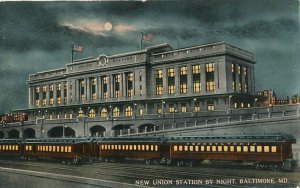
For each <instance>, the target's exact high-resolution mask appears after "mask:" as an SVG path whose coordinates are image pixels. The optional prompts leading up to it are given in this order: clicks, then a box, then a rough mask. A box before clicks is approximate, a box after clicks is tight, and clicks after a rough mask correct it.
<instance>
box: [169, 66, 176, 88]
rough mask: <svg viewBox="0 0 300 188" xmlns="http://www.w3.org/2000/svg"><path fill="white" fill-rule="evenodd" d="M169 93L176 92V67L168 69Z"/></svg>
mask: <svg viewBox="0 0 300 188" xmlns="http://www.w3.org/2000/svg"><path fill="white" fill-rule="evenodd" d="M168 93H169V94H174V93H175V70H174V68H170V69H168Z"/></svg>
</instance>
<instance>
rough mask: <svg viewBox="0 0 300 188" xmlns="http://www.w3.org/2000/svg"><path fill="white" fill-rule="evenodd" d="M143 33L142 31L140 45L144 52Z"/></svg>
mask: <svg viewBox="0 0 300 188" xmlns="http://www.w3.org/2000/svg"><path fill="white" fill-rule="evenodd" d="M143 35H144V34H143V32H142V31H141V43H140V49H141V51H142V47H143Z"/></svg>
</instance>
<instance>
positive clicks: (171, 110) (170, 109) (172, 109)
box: [169, 104, 175, 113]
mask: <svg viewBox="0 0 300 188" xmlns="http://www.w3.org/2000/svg"><path fill="white" fill-rule="evenodd" d="M174 111H175V108H174V104H170V105H169V112H170V113H173V112H174Z"/></svg>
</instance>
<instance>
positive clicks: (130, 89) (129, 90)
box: [126, 72, 134, 97]
mask: <svg viewBox="0 0 300 188" xmlns="http://www.w3.org/2000/svg"><path fill="white" fill-rule="evenodd" d="M133 80H134V79H133V73H132V72H131V73H127V88H126V89H127V97H132V96H133Z"/></svg>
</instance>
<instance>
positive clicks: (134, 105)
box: [133, 103, 137, 119]
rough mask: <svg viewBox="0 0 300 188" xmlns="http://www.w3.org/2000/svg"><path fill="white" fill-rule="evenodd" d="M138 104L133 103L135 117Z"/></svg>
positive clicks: (134, 116)
mask: <svg viewBox="0 0 300 188" xmlns="http://www.w3.org/2000/svg"><path fill="white" fill-rule="evenodd" d="M136 106H137V104H136V103H133V113H134V115H133V118H134V119H135V118H136Z"/></svg>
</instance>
